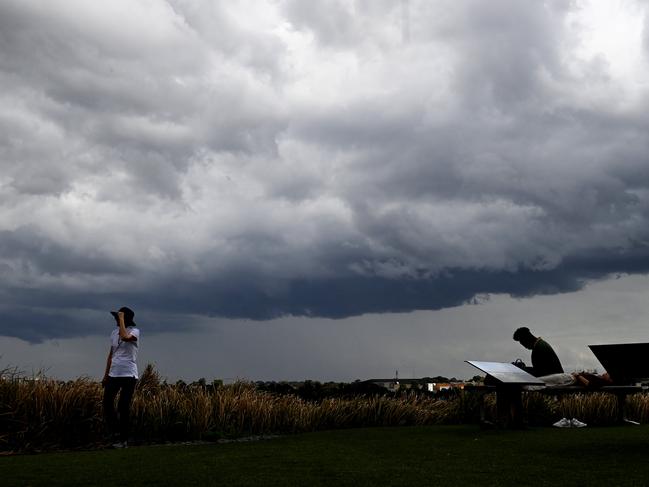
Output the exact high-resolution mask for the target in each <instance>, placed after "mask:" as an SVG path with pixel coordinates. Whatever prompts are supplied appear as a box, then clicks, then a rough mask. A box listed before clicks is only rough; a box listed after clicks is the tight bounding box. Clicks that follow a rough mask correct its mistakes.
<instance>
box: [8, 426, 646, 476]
mask: <svg viewBox="0 0 649 487" xmlns="http://www.w3.org/2000/svg"><path fill="white" fill-rule="evenodd" d="M648 457H649V427H647V426H637V427H632V426H626V427H607V428H583V429H565V430H562V429H552V428H538V429H529V430H525V431H484V430H480V429H479V428H478V427H477V426H423V427H403V428H366V429H352V430H337V431H324V432H317V433H307V434H300V435H292V436H285V437H281V438H275V439H271V440H263V441H258V442H250V443H228V444H211V445H197V446H183V445H174V446H165V445H162V446H142V447H131V448H129V449H128V450H101V451H85V452H62V453H47V454H38V455H22V456H9V457H0V477H1V478H2V482H1V483H2V485H3V486H10V485H48V486H52V485H88V486H90V485H129V486H130V485H221V486H222V485H228V486H235V485H263V486H272V485H277V486H280V485H281V486H287V485H304V486H307V485H308V486H312V485H353V486H355V487H359V486H365V485H367V486H370V485H395V486H398V485H402V486H413V485H454V486H457V487H460V486H464V485H516V486H523V485H552V486H557V485H562V486H563V485H575V486H577V485H579V486H583V485H648V484H649V462H647V458H648Z"/></svg>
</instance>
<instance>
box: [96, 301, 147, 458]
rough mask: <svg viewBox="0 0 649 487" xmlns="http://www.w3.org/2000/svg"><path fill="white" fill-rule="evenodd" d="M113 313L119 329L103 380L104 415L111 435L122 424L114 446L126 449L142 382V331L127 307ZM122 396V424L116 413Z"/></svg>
mask: <svg viewBox="0 0 649 487" xmlns="http://www.w3.org/2000/svg"><path fill="white" fill-rule="evenodd" d="M110 314H112V315H113V317H114V318H115V322H116V323H117V329H115V330H113V332H112V333H111V335H110V342H111V343H110V351H109V352H108V359H107V360H106V372H105V373H104V378H103V380H102V381H101V383H102V385H103V386H104V400H103V407H104V416H105V418H106V421H107V423H108V426H109V428H110V430H111V432H115V431H116V429H117V425H118V422H119V441H118V442H117V443H115V444H113V446H114V447H115V448H126V447H127V440H128V433H129V426H130V425H129V416H130V408H131V400H132V399H133V392H134V391H135V384H136V382H137V379H138V373H137V351H138V343H139V338H140V330H139V329H138V328H137V327H136V324H135V322H134V321H133V318H134V317H135V313H134V312H133V310H131V309H130V308H126V307H123V308H120V310H119V311H111V312H110ZM118 393H119V401H118V404H117V410H118V412H119V421H118V418H117V414H116V413H115V398H116V397H117V394H118Z"/></svg>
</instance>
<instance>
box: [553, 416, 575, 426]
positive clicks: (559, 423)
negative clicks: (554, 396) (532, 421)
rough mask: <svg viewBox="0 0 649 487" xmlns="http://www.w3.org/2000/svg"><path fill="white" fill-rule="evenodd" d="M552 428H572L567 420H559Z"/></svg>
mask: <svg viewBox="0 0 649 487" xmlns="http://www.w3.org/2000/svg"><path fill="white" fill-rule="evenodd" d="M552 426H556V427H557V428H570V427H572V423H571V422H570V420H569V419H568V418H561V419H560V420H559V421H557V422H556V423H554V424H553V425H552Z"/></svg>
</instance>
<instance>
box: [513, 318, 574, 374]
mask: <svg viewBox="0 0 649 487" xmlns="http://www.w3.org/2000/svg"><path fill="white" fill-rule="evenodd" d="M514 340H516V341H517V342H519V343H520V344H521V345H523V346H524V347H525V348H527V349H529V350H531V351H532V366H531V367H526V366H524V364H521V365H520V367H521V368H522V369H523V370H525V371H526V372H528V373H529V374H532V375H533V376H535V377H542V376H545V375H552V374H561V373H563V367H562V366H561V362H560V361H559V357H557V354H556V353H555V352H554V350H553V349H552V347H551V346H550V344H549V343H548V342H546V341H545V340H543V338H540V337H535V336H534V335H533V334H532V332H531V331H530V329H529V328H528V327H526V326H522V327H520V328H518V329H517V330H516V331H515V332H514ZM515 365H518V364H517V363H515Z"/></svg>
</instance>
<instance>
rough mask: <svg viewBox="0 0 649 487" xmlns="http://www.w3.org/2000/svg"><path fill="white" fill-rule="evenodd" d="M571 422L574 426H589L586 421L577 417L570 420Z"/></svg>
mask: <svg viewBox="0 0 649 487" xmlns="http://www.w3.org/2000/svg"><path fill="white" fill-rule="evenodd" d="M570 424H571V425H572V427H573V428H583V427H585V426H587V425H586V423H582V422H581V421H579V420H578V419H577V418H572V419H571V420H570Z"/></svg>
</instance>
